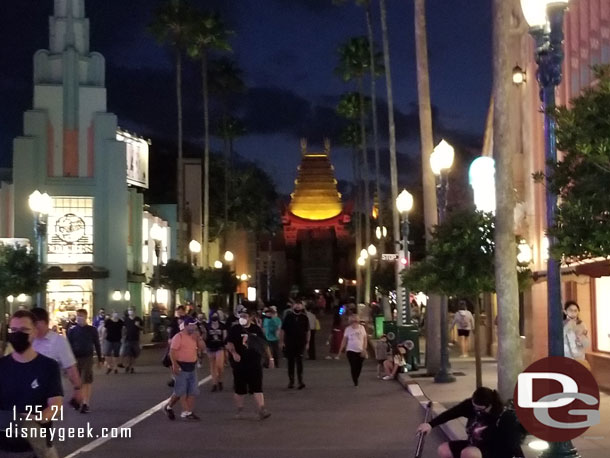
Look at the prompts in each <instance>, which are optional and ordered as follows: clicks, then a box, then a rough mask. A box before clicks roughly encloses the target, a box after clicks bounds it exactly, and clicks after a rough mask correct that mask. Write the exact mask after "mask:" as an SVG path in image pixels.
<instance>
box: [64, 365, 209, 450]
mask: <svg viewBox="0 0 610 458" xmlns="http://www.w3.org/2000/svg"><path fill="white" fill-rule="evenodd" d="M210 380H212V376H211V375H208V376H207V377H206V378H204V379H202V380H200V381H199V383H198V386H202V385H204V384H205V383H208V382H209V381H210ZM169 399H170V398H167V399H165V400H164V401H161V402H160V403H159V404H157V405H156V406H154V407H151V408H150V409H148V410H146V411H144V412H142V413H141V414H140V415H138V416H137V417H134V418H132V419H131V420H129V421H127V422H125V423H123V424H122V425H121V426H119V427H118V428H117V429H119V430H121V429H122V428H131V427H133V426H135V425H137V424H138V423H140V422H142V421H143V420H145V419H147V418H148V417H150V416H151V415H152V414H154V413H155V412H158V411H159V410H161V409H162V408H163V407H164V406H165V404H167V402H168V401H169ZM111 439H115V438H114V437H100V438H98V439H95V440H94V441H92V442H89V443H88V444H87V445H84V446H82V447H81V448H79V449H78V450H76V451H74V452H72V453H70V454H69V455H66V457H65V458H74V457H76V456H78V455H80V454H81V453H87V452H90V451H92V450H94V449H96V448H98V447H99V446H100V445H102V444H105V443H106V442H108V441H109V440H111Z"/></svg>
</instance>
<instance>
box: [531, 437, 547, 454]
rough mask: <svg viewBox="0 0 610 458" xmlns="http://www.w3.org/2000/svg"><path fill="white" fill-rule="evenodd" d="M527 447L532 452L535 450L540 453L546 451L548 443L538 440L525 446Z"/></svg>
mask: <svg viewBox="0 0 610 458" xmlns="http://www.w3.org/2000/svg"><path fill="white" fill-rule="evenodd" d="M527 446H528V447H529V448H531V449H532V450H536V451H538V452H542V451H544V450H548V448H549V443H548V442H545V441H543V440H540V439H534V440H533V441H531V442H530V443H529V444H527Z"/></svg>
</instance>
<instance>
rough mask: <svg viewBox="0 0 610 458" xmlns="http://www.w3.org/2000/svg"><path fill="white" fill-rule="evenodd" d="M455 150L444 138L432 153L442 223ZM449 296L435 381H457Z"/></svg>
mask: <svg viewBox="0 0 610 458" xmlns="http://www.w3.org/2000/svg"><path fill="white" fill-rule="evenodd" d="M454 157H455V150H454V149H453V147H452V146H451V145H450V144H449V143H447V142H446V141H445V140H442V141H441V142H440V143H439V144H438V145H437V146H436V148H434V151H433V152H432V154H431V155H430V167H431V168H432V172H434V175H435V176H436V199H437V202H438V223H439V224H442V223H443V220H444V219H445V212H446V210H447V188H448V185H449V182H448V179H447V172H448V171H449V169H450V168H451V166H452V165H453V159H454ZM447 315H448V313H447V297H446V296H442V297H441V316H440V322H441V366H440V368H439V371H438V373H437V374H436V375H435V376H434V382H435V383H451V382H455V377H454V376H452V375H451V374H450V373H449V348H448V346H447V345H448V340H449V339H448V337H449V336H448V335H447V334H448V329H447Z"/></svg>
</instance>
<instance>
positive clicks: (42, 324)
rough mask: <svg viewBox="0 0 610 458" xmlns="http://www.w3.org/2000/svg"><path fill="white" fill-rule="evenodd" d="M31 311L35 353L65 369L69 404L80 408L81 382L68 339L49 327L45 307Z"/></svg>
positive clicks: (81, 399) (47, 313) (81, 400)
mask: <svg viewBox="0 0 610 458" xmlns="http://www.w3.org/2000/svg"><path fill="white" fill-rule="evenodd" d="M31 312H32V315H34V319H35V320H36V323H35V329H36V334H35V337H34V340H33V341H32V347H33V348H34V350H35V351H36V353H38V354H40V355H44V356H46V357H48V358H51V359H54V360H55V361H57V363H58V364H59V366H60V368H61V369H62V370H63V371H65V373H66V375H67V376H68V380H69V381H70V383H71V384H72V390H73V394H72V398H71V399H70V405H71V406H72V407H74V408H75V409H80V407H81V404H82V402H83V396H82V390H81V387H82V382H81V379H80V374H79V373H78V368H77V367H76V358H75V357H74V353H72V348H70V343H69V342H68V339H66V338H65V337H64V336H61V335H59V334H57V333H56V332H55V331H52V330H51V329H49V312H47V311H46V310H45V309H43V308H40V307H35V308H33V309H32V310H31Z"/></svg>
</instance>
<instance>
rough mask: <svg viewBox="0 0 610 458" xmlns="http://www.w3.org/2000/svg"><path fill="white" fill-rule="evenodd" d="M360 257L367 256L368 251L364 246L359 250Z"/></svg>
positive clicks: (364, 257)
mask: <svg viewBox="0 0 610 458" xmlns="http://www.w3.org/2000/svg"><path fill="white" fill-rule="evenodd" d="M360 257H361V258H362V259H367V258H368V257H369V252H368V251H367V250H366V248H363V249H362V250H360Z"/></svg>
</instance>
